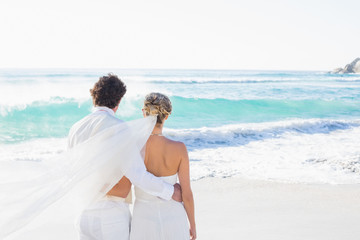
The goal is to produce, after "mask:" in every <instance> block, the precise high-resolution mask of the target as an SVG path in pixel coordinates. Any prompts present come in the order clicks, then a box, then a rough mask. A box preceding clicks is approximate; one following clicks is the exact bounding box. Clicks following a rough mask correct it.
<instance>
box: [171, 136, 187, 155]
mask: <svg viewBox="0 0 360 240" xmlns="http://www.w3.org/2000/svg"><path fill="white" fill-rule="evenodd" d="M166 140H167V144H168V146H169V148H170V149H171V151H173V152H176V153H177V154H181V155H184V154H187V149H186V146H185V144H184V143H183V142H178V141H173V140H170V139H168V138H167V139H166Z"/></svg>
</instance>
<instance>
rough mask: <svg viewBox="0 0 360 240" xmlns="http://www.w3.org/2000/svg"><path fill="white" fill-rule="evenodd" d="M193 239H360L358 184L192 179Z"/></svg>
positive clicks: (359, 193)
mask: <svg viewBox="0 0 360 240" xmlns="http://www.w3.org/2000/svg"><path fill="white" fill-rule="evenodd" d="M193 191H194V194H195V197H196V215H197V228H198V230H197V231H198V239H205V240H208V239H246V240H251V239H256V240H261V239H267V240H270V239H276V240H281V239H284V240H285V239H286V240H296V239H302V240H304V239H306V240H311V239H314V240H315V239H316V240H322V239H324V240H325V239H326V240H330V239H339V240H340V239H347V240H350V239H354V240H355V239H356V240H359V239H360V185H314V184H307V185H306V184H286V183H274V182H267V181H254V180H243V179H239V178H228V179H204V180H200V181H197V182H194V183H193Z"/></svg>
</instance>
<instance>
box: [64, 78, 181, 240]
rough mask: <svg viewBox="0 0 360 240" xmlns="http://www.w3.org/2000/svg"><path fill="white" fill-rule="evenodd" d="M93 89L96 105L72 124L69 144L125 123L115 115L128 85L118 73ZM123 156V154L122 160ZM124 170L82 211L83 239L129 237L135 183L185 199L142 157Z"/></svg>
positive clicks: (164, 196)
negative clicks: (106, 190) (150, 170)
mask: <svg viewBox="0 0 360 240" xmlns="http://www.w3.org/2000/svg"><path fill="white" fill-rule="evenodd" d="M90 92H91V96H92V98H93V104H94V106H95V109H94V111H93V113H92V114H90V115H88V116H86V117H85V118H83V119H82V120H80V121H79V122H77V123H76V124H74V126H73V127H72V128H71V130H70V133H69V138H68V146H69V148H73V147H75V146H76V145H78V144H80V143H82V142H84V141H86V140H88V139H89V138H91V137H92V136H94V135H96V134H97V133H99V132H101V131H103V130H105V129H108V128H110V127H112V126H115V125H116V124H123V122H122V121H121V120H120V119H118V118H116V117H115V113H116V111H117V110H118V107H119V104H120V101H121V99H122V97H123V96H124V95H125V93H126V86H125V85H124V83H123V82H122V81H121V80H120V79H119V78H118V77H117V76H116V75H113V74H108V75H107V76H103V77H101V78H100V79H99V81H98V82H97V83H95V85H94V88H93V89H91V90H90ZM121 160H122V159H121V156H119V161H121ZM123 160H124V159H123ZM122 174H123V175H125V177H123V178H122V179H121V180H120V181H119V182H118V183H117V184H116V185H115V186H114V187H113V188H112V189H111V190H110V191H109V192H108V193H107V195H106V196H105V197H104V199H102V200H101V201H98V202H96V203H95V204H93V205H92V206H91V207H89V208H88V209H86V210H85V211H84V212H83V213H82V215H81V217H80V219H79V234H80V239H81V240H90V239H96V240H112V239H114V240H115V239H117V240H121V239H124V240H127V239H129V231H130V220H131V215H130V211H129V206H128V203H129V199H126V197H127V196H128V195H131V192H130V189H131V183H133V184H134V185H136V186H137V187H139V188H142V189H143V190H144V191H146V192H148V193H150V194H152V195H155V196H158V197H160V198H162V199H165V200H170V199H171V198H173V199H174V200H176V201H181V189H180V186H179V185H178V184H176V185H174V186H172V185H170V184H168V183H165V182H163V181H162V180H161V179H160V178H157V177H155V176H154V175H152V174H151V173H149V172H147V171H146V168H145V165H144V163H143V161H142V159H141V158H140V157H135V158H134V159H131V164H130V167H129V168H128V170H126V172H123V173H122ZM119 175H120V174H119ZM129 193H130V194H129Z"/></svg>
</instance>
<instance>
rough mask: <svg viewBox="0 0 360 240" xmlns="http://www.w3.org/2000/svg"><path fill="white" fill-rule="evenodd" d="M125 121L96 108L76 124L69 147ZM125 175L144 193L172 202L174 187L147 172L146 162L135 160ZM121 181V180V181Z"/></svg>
mask: <svg viewBox="0 0 360 240" xmlns="http://www.w3.org/2000/svg"><path fill="white" fill-rule="evenodd" d="M122 122H123V121H122V120H120V119H118V118H116V117H115V113H114V111H113V110H111V109H110V108H107V107H95V108H94V110H93V113H91V114H90V115H88V116H86V117H85V118H83V119H81V120H80V121H78V122H77V123H75V124H74V125H73V126H72V128H71V129H70V132H69V137H68V147H69V148H72V147H74V146H75V145H77V144H78V143H81V142H84V141H86V140H87V139H89V138H90V137H92V136H93V135H95V134H96V133H98V132H100V131H101V130H104V129H106V128H108V127H111V126H114V125H115V124H118V123H122ZM124 175H125V176H126V177H127V178H128V179H129V180H130V181H131V182H132V183H133V184H134V185H135V186H137V187H139V188H141V189H142V190H143V191H145V192H147V193H149V194H151V195H154V196H158V197H160V198H162V199H165V200H170V199H171V198H172V195H173V193H174V186H173V185H171V184H169V183H166V182H164V181H163V180H161V178H158V177H155V176H154V175H153V174H151V173H149V172H147V171H146V167H145V164H144V162H143V161H142V160H141V159H140V158H135V159H134V160H133V161H132V163H131V166H130V167H129V169H128V170H127V171H126V172H125V173H124ZM119 180H120V179H119Z"/></svg>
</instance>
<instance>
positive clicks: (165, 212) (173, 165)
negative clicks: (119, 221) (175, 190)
mask: <svg viewBox="0 0 360 240" xmlns="http://www.w3.org/2000/svg"><path fill="white" fill-rule="evenodd" d="M180 144H181V143H177V142H174V141H171V140H169V139H166V138H165V137H162V136H151V137H150V138H149V140H148V142H147V144H146V150H145V165H146V167H147V170H148V171H149V172H151V173H153V174H154V175H155V176H158V177H161V178H162V179H163V181H165V182H167V183H170V184H175V183H176V182H177V179H178V174H177V172H178V169H179V164H180V159H181V158H180V157H179V155H177V152H178V151H179V145H180ZM135 196H136V201H135V205H134V211H133V220H132V227H131V228H132V230H131V231H132V233H131V235H130V239H131V240H168V239H172V240H186V239H190V235H189V227H188V222H187V216H186V212H185V209H184V207H183V205H182V204H181V203H179V202H176V201H174V200H170V201H166V200H163V199H160V198H158V197H155V196H153V195H151V194H148V193H146V192H144V191H143V190H141V189H140V188H137V187H135Z"/></svg>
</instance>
